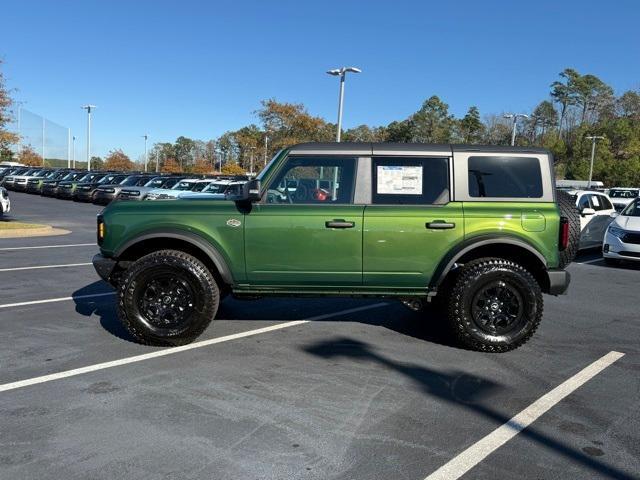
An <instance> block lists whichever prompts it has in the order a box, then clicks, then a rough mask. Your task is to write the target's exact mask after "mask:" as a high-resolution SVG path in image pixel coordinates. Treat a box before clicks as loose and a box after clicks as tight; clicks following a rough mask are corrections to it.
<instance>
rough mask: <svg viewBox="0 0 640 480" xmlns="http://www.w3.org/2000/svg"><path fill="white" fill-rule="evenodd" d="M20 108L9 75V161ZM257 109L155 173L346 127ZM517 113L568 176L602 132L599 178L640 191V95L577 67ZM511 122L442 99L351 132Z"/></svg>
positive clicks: (352, 135)
mask: <svg viewBox="0 0 640 480" xmlns="http://www.w3.org/2000/svg"><path fill="white" fill-rule="evenodd" d="M10 104H11V103H10V98H9V95H8V92H7V91H6V88H4V83H3V82H2V77H1V75H0V156H1V155H4V156H5V157H6V156H7V155H8V154H7V152H9V154H10V152H11V150H10V149H9V148H8V146H9V145H10V144H11V143H15V141H16V138H15V137H11V134H9V133H8V131H7V130H6V129H5V128H4V127H5V126H6V124H7V122H8V119H9V114H8V109H9V108H10ZM254 113H255V116H256V118H257V120H258V121H257V122H256V123H252V124H250V125H247V126H244V127H242V128H240V129H238V130H233V131H227V132H225V133H223V134H222V135H221V136H219V137H218V138H214V139H210V140H196V139H191V138H188V137H185V136H180V137H178V138H177V139H176V140H175V142H173V143H171V142H160V143H155V144H154V145H153V147H152V148H151V149H150V151H149V155H148V158H149V164H150V166H149V170H154V169H155V166H156V162H157V163H158V166H159V170H161V171H169V172H173V171H182V172H192V173H210V172H213V171H219V170H220V169H221V167H222V169H223V170H224V172H225V173H237V172H241V171H249V170H253V171H259V170H260V169H261V168H262V166H263V165H264V164H265V160H266V159H269V158H270V157H271V156H272V155H273V154H274V153H275V152H277V151H278V150H280V149H281V148H284V147H287V146H289V145H292V144H296V143H302V142H328V141H333V140H334V138H335V134H336V124H334V123H331V122H327V121H326V120H324V119H323V118H320V117H318V116H314V115H312V114H310V113H309V112H308V111H307V109H306V108H305V106H304V105H303V104H301V103H283V102H278V101H276V100H275V99H268V100H264V101H262V102H261V105H260V108H259V109H258V110H257V111H255V112H254ZM514 113H515V112H514ZM517 113H527V114H528V118H526V119H523V120H519V121H518V123H517V132H516V133H517V135H516V145H519V146H536V147H544V148H547V149H549V150H550V151H551V152H552V153H553V154H554V158H555V168H556V175H557V177H558V178H567V179H580V180H584V179H586V177H587V175H588V171H589V163H590V155H591V140H589V139H587V138H586V137H587V136H589V135H599V136H603V137H604V139H602V140H600V141H598V143H597V145H596V154H595V162H594V174H593V178H594V179H596V180H601V181H603V182H605V184H607V185H611V186H613V185H616V186H640V91H637V90H629V91H626V92H623V93H622V94H620V95H619V96H617V95H616V94H615V93H614V90H613V88H611V86H609V85H607V84H606V83H605V82H604V81H603V80H601V79H600V78H598V77H597V76H595V75H592V74H581V73H580V72H578V71H576V70H574V69H571V68H567V69H565V70H563V71H562V72H561V73H560V74H559V76H558V78H557V79H556V80H554V81H552V82H551V83H550V84H549V90H548V92H547V94H546V98H544V97H543V98H541V101H540V103H539V104H538V105H536V106H535V107H534V108H533V109H532V111H530V112H517ZM511 122H512V120H510V119H506V118H504V116H503V115H502V114H488V115H484V116H481V113H480V111H479V109H478V108H477V107H476V106H470V107H469V108H468V110H467V112H466V114H465V115H464V116H463V117H462V118H456V117H455V116H454V115H452V114H451V113H450V112H449V105H448V104H447V103H445V102H444V101H443V100H442V99H441V98H439V97H438V96H436V95H433V96H431V97H429V98H427V99H426V100H425V101H424V102H423V103H422V105H421V106H420V108H418V109H417V110H416V111H415V112H414V113H412V114H411V115H409V116H408V117H407V118H405V119H401V120H395V121H392V122H391V123H389V124H388V125H379V126H370V125H359V126H356V127H354V128H350V129H346V130H344V131H343V133H342V139H343V141H352V142H420V143H467V144H489V145H509V144H510V142H511V132H512V123H511ZM20 155H23V156H24V157H25V159H26V160H29V159H31V160H29V161H33V162H37V154H35V152H33V151H28V150H27V151H26V153H25V150H24V149H23V151H22V153H21V154H20ZM20 155H19V156H20ZM34 156H35V157H34ZM34 158H35V159H34ZM40 160H41V159H40ZM142 163H143V160H142V159H138V161H137V162H133V161H131V159H129V157H127V156H126V155H125V154H124V153H123V152H122V151H121V150H118V149H116V150H113V151H111V152H110V153H109V155H108V156H107V157H106V158H105V159H104V160H102V159H100V158H97V157H94V158H93V159H92V167H94V166H95V167H96V168H110V169H139V170H141V169H142V168H143V164H142ZM125 167H126V168H125Z"/></svg>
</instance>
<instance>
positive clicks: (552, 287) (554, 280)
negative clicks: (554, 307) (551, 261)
mask: <svg viewBox="0 0 640 480" xmlns="http://www.w3.org/2000/svg"><path fill="white" fill-rule="evenodd" d="M547 276H548V278H549V291H548V292H547V293H548V294H549V295H563V294H565V293H567V289H568V288H569V284H570V283H571V275H570V274H569V272H567V271H566V270H554V269H551V270H547Z"/></svg>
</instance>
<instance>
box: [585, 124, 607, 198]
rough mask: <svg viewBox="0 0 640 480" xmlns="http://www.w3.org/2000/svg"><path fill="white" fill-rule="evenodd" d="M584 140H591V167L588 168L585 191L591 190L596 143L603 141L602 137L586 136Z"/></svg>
mask: <svg viewBox="0 0 640 480" xmlns="http://www.w3.org/2000/svg"><path fill="white" fill-rule="evenodd" d="M584 138H586V139H587V140H591V165H590V166H589V181H588V182H587V189H589V188H591V179H592V177H593V159H594V158H595V156H596V142H597V141H598V140H603V139H604V137H603V136H600V135H588V136H586V137H584Z"/></svg>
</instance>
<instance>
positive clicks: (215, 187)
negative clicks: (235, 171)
mask: <svg viewBox="0 0 640 480" xmlns="http://www.w3.org/2000/svg"><path fill="white" fill-rule="evenodd" d="M227 186H228V184H227V183H210V184H209V185H207V186H206V187H204V188H203V189H202V193H205V192H206V193H222V192H224V189H225V188H227Z"/></svg>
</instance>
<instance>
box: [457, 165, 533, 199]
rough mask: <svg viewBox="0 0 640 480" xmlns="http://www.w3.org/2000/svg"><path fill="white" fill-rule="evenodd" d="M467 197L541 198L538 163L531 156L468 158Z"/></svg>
mask: <svg viewBox="0 0 640 480" xmlns="http://www.w3.org/2000/svg"><path fill="white" fill-rule="evenodd" d="M469 196H471V197H492V198H540V197H542V173H541V172H540V162H539V160H538V159H537V158H534V157H502V156H500V157H498V156H496V157H491V156H488V157H469Z"/></svg>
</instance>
